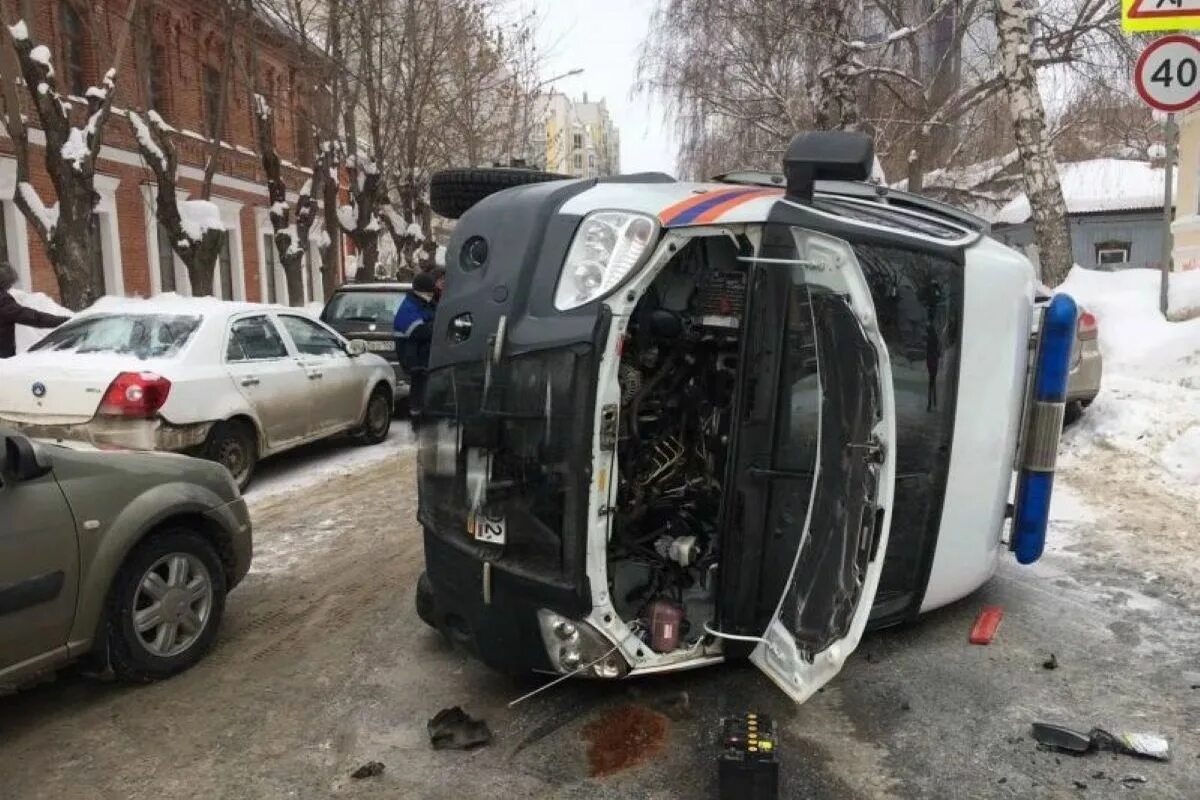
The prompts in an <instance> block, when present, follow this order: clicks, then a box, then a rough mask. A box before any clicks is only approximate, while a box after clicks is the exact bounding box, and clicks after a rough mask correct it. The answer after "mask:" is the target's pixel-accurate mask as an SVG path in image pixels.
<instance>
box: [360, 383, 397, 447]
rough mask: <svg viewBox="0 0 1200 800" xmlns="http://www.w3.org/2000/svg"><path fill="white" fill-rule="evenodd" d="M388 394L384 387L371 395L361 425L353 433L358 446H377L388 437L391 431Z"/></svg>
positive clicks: (390, 404) (390, 411)
mask: <svg viewBox="0 0 1200 800" xmlns="http://www.w3.org/2000/svg"><path fill="white" fill-rule="evenodd" d="M389 394H390V393H389V392H388V391H387V389H386V388H385V387H380V388H378V389H376V390H375V391H374V392H372V393H371V399H370V400H368V401H367V413H366V416H365V418H364V419H363V424H362V426H361V427H359V428H358V430H356V431H355V432H354V439H355V440H356V441H357V442H359V443H360V444H379V443H380V442H382V441H383V440H384V439H386V438H387V437H388V433H389V432H390V431H391V429H392V399H391V397H389V396H388V395H389Z"/></svg>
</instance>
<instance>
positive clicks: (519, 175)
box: [429, 167, 572, 219]
mask: <svg viewBox="0 0 1200 800" xmlns="http://www.w3.org/2000/svg"><path fill="white" fill-rule="evenodd" d="M561 180H572V176H570V175H559V174H557V173H554V172H539V171H538V170H534V169H516V168H511V169H505V168H501V167H494V168H491V169H444V170H441V171H440V172H435V173H433V176H432V177H431V178H430V180H429V205H430V207H431V208H432V209H433V210H434V211H436V212H437V213H438V214H439V215H441V216H443V217H446V218H447V219H458V218H459V217H461V216H462V215H463V214H465V213H467V211H469V210H470V208H471V207H472V206H474V205H475V204H476V203H478V202H479V201H480V200H482V199H483V198H485V197H488V196H489V195H493V194H495V193H496V192H502V191H504V190H505V189H511V188H512V187H514V186H524V185H526V184H530V183H546V182H547V181H561Z"/></svg>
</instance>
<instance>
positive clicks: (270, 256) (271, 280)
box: [262, 233, 279, 303]
mask: <svg viewBox="0 0 1200 800" xmlns="http://www.w3.org/2000/svg"><path fill="white" fill-rule="evenodd" d="M262 239H263V242H262V247H263V265H264V266H263V269H265V270H266V271H267V275H266V278H267V302H268V303H277V302H279V301H278V299H277V298H278V294H277V291H278V290H277V289H276V288H275V237H274V235H272V234H270V233H264V234H263V235H262Z"/></svg>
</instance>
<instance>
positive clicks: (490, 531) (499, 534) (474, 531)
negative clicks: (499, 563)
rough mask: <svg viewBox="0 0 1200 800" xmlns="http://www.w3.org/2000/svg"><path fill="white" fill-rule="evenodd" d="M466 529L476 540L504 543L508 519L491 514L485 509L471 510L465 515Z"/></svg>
mask: <svg viewBox="0 0 1200 800" xmlns="http://www.w3.org/2000/svg"><path fill="white" fill-rule="evenodd" d="M467 530H469V531H470V532H471V535H472V536H474V537H475V541H477V542H484V543H486V544H504V541H505V538H506V537H507V535H508V521H507V520H506V519H505V518H504V516H503V515H499V516H493V515H492V514H490V513H488V512H486V511H479V512H475V511H472V512H471V514H470V515H469V516H468V517H467Z"/></svg>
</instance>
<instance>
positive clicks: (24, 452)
mask: <svg viewBox="0 0 1200 800" xmlns="http://www.w3.org/2000/svg"><path fill="white" fill-rule="evenodd" d="M49 471H50V465H49V463H46V461H45V459H44V457H43V456H41V455H40V454H39V453H38V451H37V448H35V447H34V446H33V442H31V441H29V440H28V439H26V438H25V437H24V436H16V435H8V436H5V437H4V448H3V450H0V475H3V476H4V478H5V479H6V480H10V481H12V482H13V483H24V482H25V481H31V480H34V479H35V478H40V477H42V476H43V475H45V474H46V473H47V472H49Z"/></svg>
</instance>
